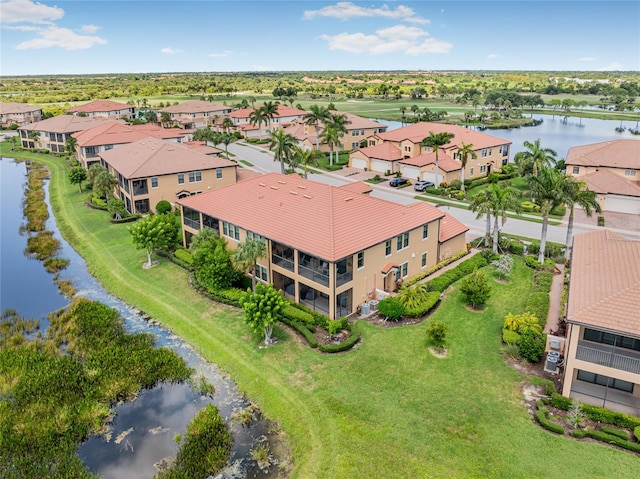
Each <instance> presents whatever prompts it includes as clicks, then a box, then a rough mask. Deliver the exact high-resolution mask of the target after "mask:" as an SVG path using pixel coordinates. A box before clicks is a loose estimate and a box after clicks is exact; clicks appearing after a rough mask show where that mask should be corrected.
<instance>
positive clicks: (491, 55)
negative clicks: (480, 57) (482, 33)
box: [487, 53, 502, 60]
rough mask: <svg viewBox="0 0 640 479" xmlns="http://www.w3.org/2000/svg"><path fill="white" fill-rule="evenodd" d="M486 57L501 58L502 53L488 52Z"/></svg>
mask: <svg viewBox="0 0 640 479" xmlns="http://www.w3.org/2000/svg"><path fill="white" fill-rule="evenodd" d="M487 58H488V59H489V60H493V59H494V58H502V55H500V54H498V53H489V54H488V55H487Z"/></svg>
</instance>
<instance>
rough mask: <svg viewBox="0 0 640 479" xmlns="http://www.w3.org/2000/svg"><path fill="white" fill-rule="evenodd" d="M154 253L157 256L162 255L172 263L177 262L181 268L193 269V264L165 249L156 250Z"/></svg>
mask: <svg viewBox="0 0 640 479" xmlns="http://www.w3.org/2000/svg"><path fill="white" fill-rule="evenodd" d="M156 254H157V255H158V256H162V257H163V258H166V259H168V260H169V261H171V262H172V263H174V264H177V265H178V266H180V267H181V268H184V269H186V270H187V271H193V265H191V264H189V263H187V262H186V261H183V260H181V259H180V258H178V257H177V256H176V255H175V253H171V252H169V251H165V250H162V249H160V250H157V251H156Z"/></svg>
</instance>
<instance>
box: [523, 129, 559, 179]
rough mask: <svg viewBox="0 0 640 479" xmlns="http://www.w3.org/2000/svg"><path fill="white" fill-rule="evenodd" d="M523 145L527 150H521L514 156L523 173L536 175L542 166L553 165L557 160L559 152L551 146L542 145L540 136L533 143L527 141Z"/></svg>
mask: <svg viewBox="0 0 640 479" xmlns="http://www.w3.org/2000/svg"><path fill="white" fill-rule="evenodd" d="M523 145H524V147H525V148H526V150H525V151H519V152H518V153H516V154H515V156H514V157H513V161H514V163H515V164H516V165H517V166H518V169H519V170H520V173H521V174H522V175H527V174H532V175H533V176H536V175H537V174H538V170H539V169H540V168H543V167H546V166H551V165H553V164H554V163H555V162H556V156H557V153H556V152H555V151H554V150H552V149H551V148H543V147H542V146H540V138H538V139H537V140H536V141H534V142H533V143H531V142H530V141H525V142H524V143H523Z"/></svg>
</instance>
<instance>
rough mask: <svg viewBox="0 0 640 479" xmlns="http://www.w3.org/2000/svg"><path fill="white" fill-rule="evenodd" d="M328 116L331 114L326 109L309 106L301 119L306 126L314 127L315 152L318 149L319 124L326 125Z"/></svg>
mask: <svg viewBox="0 0 640 479" xmlns="http://www.w3.org/2000/svg"><path fill="white" fill-rule="evenodd" d="M330 116H331V112H330V111H329V110H328V109H327V108H326V107H324V106H318V105H311V107H310V108H309V111H308V112H307V113H305V115H304V116H303V117H302V120H303V121H304V122H305V123H306V124H307V125H315V127H316V150H319V149H320V123H326V122H327V121H328V120H329V118H330Z"/></svg>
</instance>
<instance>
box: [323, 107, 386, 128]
mask: <svg viewBox="0 0 640 479" xmlns="http://www.w3.org/2000/svg"><path fill="white" fill-rule="evenodd" d="M333 114H335V115H344V116H346V117H347V120H348V121H349V122H350V123H349V124H347V125H346V128H347V130H359V129H365V128H387V125H385V124H383V123H378V122H377V121H374V120H369V119H368V118H362V117H361V116H358V115H354V114H353V113H347V112H345V111H334V112H333Z"/></svg>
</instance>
